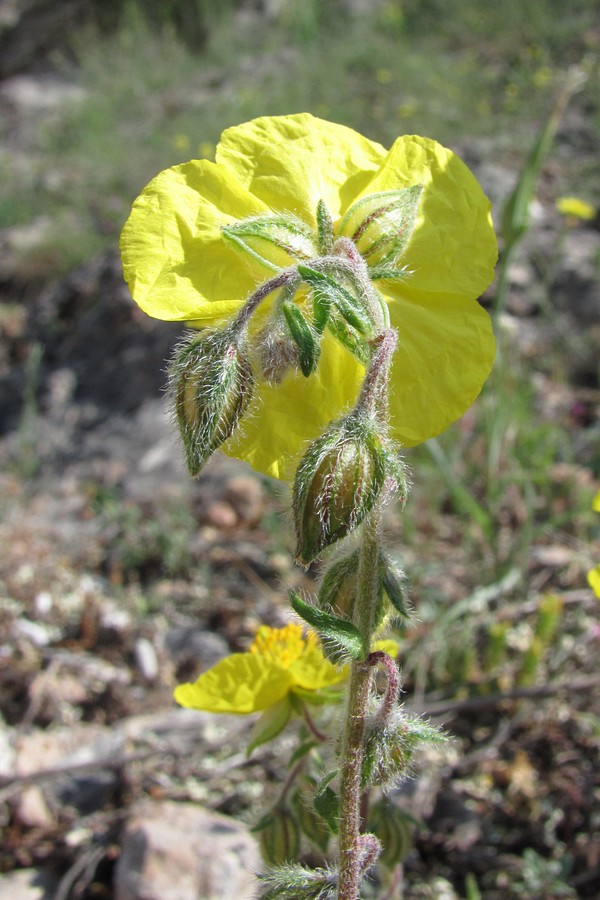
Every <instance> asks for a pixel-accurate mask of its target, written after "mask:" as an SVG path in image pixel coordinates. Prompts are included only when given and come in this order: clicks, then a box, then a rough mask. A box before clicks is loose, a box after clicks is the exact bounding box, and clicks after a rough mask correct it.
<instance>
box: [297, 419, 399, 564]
mask: <svg viewBox="0 0 600 900" xmlns="http://www.w3.org/2000/svg"><path fill="white" fill-rule="evenodd" d="M389 463H390V457H389V454H388V452H387V449H386V447H385V446H384V442H383V440H382V439H381V437H380V436H379V434H378V432H377V429H376V427H375V426H374V425H373V423H372V422H371V421H370V420H366V421H363V420H361V419H358V418H357V417H356V416H354V415H352V414H351V415H349V416H347V417H346V418H344V419H342V420H341V421H339V422H335V423H333V424H332V425H330V426H329V428H328V429H327V431H326V432H325V433H324V434H323V435H321V436H320V437H319V438H317V440H316V441H314V442H313V443H312V444H311V446H310V447H309V449H308V451H307V452H306V454H305V455H304V457H303V458H302V460H301V461H300V464H299V466H298V469H297V471H296V477H295V480H294V490H293V510H294V519H295V526H296V538H297V550H296V557H297V559H298V561H299V562H300V563H302V564H305V565H307V564H308V563H310V562H312V560H314V559H315V558H316V557H317V556H318V555H319V554H320V553H321V551H322V550H324V549H325V548H326V547H329V546H331V545H332V544H334V543H335V542H336V541H338V540H340V539H341V538H344V537H346V535H348V534H350V532H352V531H353V530H354V529H355V528H356V527H357V526H358V525H359V524H360V523H361V522H362V521H363V519H364V518H365V516H366V515H367V514H368V513H369V512H370V511H371V510H372V509H373V507H374V505H375V503H376V501H377V499H378V498H379V497H380V496H381V494H382V492H383V490H384V488H385V486H386V481H387V479H388V475H389V474H390V473H389Z"/></svg>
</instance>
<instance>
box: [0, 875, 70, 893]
mask: <svg viewBox="0 0 600 900" xmlns="http://www.w3.org/2000/svg"><path fill="white" fill-rule="evenodd" d="M56 888H57V884H56V881H55V880H54V878H53V877H52V876H51V875H50V874H49V873H48V872H44V871H42V870H38V869H16V870H15V871H14V872H8V873H7V874H6V875H0V897H6V900H9V898H10V900H52V898H53V897H54V896H56V894H55V892H56Z"/></svg>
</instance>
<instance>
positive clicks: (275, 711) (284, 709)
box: [246, 696, 292, 756]
mask: <svg viewBox="0 0 600 900" xmlns="http://www.w3.org/2000/svg"><path fill="white" fill-rule="evenodd" d="M291 714H292V708H291V705H290V701H289V696H286V697H284V698H283V700H280V702H279V703H276V704H275V706H271V707H269V708H268V709H266V710H265V711H264V713H263V714H262V715H261V717H260V718H259V719H258V720H257V721H256V722H255V723H254V727H253V729H252V732H251V733H250V742H249V743H248V747H247V749H246V756H250V754H251V753H252V751H253V750H255V749H256V748H257V747H260V746H261V744H266V743H268V742H269V741H272V740H273V739H274V738H276V737H277V735H278V734H280V733H281V732H282V731H283V729H284V728H285V726H286V725H287V723H288V722H289V720H290V716H291Z"/></svg>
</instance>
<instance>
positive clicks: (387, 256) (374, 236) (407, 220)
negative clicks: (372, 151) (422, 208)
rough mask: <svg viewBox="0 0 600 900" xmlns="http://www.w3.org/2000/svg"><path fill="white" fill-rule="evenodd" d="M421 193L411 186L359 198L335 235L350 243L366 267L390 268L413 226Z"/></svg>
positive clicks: (396, 259) (418, 186) (408, 237)
mask: <svg viewBox="0 0 600 900" xmlns="http://www.w3.org/2000/svg"><path fill="white" fill-rule="evenodd" d="M422 192H423V185H422V184H414V185H411V187H407V188H403V189H402V190H399V191H380V192H378V193H375V194H369V195H368V196H366V197H361V198H360V200H357V202H356V203H354V204H353V205H352V206H351V207H350V209H349V210H348V211H347V213H346V214H345V216H344V218H343V219H342V221H341V222H340V225H339V227H338V234H340V235H344V236H345V237H350V238H351V239H352V240H353V241H354V243H355V244H356V247H357V249H358V251H359V253H360V254H361V256H362V257H363V258H364V259H365V260H366V262H367V265H375V266H378V267H380V266H386V265H393V264H394V263H395V262H397V261H398V260H399V259H400V257H401V256H402V254H403V252H404V249H405V247H406V245H407V243H408V241H409V239H410V236H411V234H412V232H413V229H414V227H415V222H416V218H417V211H418V209H419V203H420V201H421V194H422Z"/></svg>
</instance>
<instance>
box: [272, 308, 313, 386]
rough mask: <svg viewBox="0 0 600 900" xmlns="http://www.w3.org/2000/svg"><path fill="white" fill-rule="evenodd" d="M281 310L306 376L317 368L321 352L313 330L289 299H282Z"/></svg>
mask: <svg viewBox="0 0 600 900" xmlns="http://www.w3.org/2000/svg"><path fill="white" fill-rule="evenodd" d="M281 311H282V312H283V315H284V316H285V321H286V322H287V326H288V328H289V331H290V334H291V336H292V338H293V339H294V341H295V342H296V344H297V345H298V350H299V351H300V368H301V370H302V374H303V375H304V376H305V378H308V376H309V375H312V373H313V372H314V371H315V369H316V368H317V363H318V361H319V354H320V352H321V348H320V346H319V342H318V340H317V337H316V335H315V332H314V331H313V329H312V328H311V326H310V325H309V323H308V322H307V321H306V319H305V318H304V316H303V314H302V312H301V311H300V309H299V308H298V306H297V305H296V304H295V303H293V302H292V301H291V300H284V301H283V303H282V304H281Z"/></svg>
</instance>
